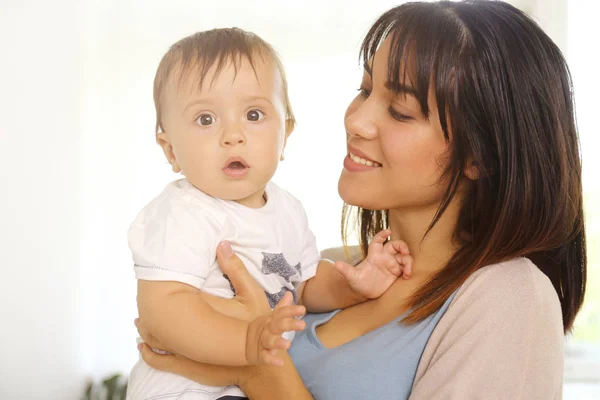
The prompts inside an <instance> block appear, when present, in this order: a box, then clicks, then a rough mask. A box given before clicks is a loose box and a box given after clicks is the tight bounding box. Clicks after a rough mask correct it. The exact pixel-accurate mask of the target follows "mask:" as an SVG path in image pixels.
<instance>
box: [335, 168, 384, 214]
mask: <svg viewBox="0 0 600 400" xmlns="http://www.w3.org/2000/svg"><path fill="white" fill-rule="evenodd" d="M368 193H369V191H367V190H363V189H361V188H360V186H359V185H356V184H352V183H351V182H348V181H347V180H345V179H344V176H343V174H342V176H341V177H340V180H339V182H338V194H339V195H340V198H341V199H342V200H343V201H344V203H346V204H348V205H351V206H355V207H361V208H366V209H369V210H373V209H374V208H373V207H374V206H376V205H375V204H373V200H374V199H373V198H372V196H369V195H368Z"/></svg>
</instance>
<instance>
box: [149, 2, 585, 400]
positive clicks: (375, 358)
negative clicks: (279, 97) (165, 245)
mask: <svg viewBox="0 0 600 400" xmlns="http://www.w3.org/2000/svg"><path fill="white" fill-rule="evenodd" d="M361 54H362V60H363V62H364V69H365V72H364V75H363V80H362V83H361V87H360V93H359V94H358V96H357V97H356V98H355V99H354V101H353V102H352V103H351V104H350V106H349V107H348V111H347V113H346V117H345V127H346V132H347V142H348V157H347V158H346V159H345V160H344V170H343V171H342V174H341V176H340V180H339V193H340V196H341V197H342V199H343V200H344V201H345V203H346V204H347V206H346V209H345V211H344V219H343V221H344V227H345V228H348V225H349V224H348V221H350V220H351V219H349V218H348V216H349V212H348V211H349V208H348V206H355V207H357V209H358V218H357V219H356V221H357V223H358V228H359V232H360V247H361V249H362V254H363V255H364V254H365V252H366V249H367V246H368V243H369V241H370V239H371V238H372V237H373V235H374V234H375V233H376V232H378V231H379V230H381V229H383V228H388V227H389V228H390V229H391V230H392V232H393V236H392V237H393V238H402V240H404V241H406V242H407V243H408V245H409V248H410V250H411V253H412V255H413V257H414V266H415V270H414V273H413V277H412V278H411V279H410V280H408V281H405V280H398V281H397V282H396V283H395V284H394V285H393V286H392V287H391V288H390V289H389V290H388V291H387V292H386V293H385V294H384V295H383V296H381V297H380V298H379V299H376V300H371V301H367V302H364V303H361V304H359V305H356V306H353V307H350V308H347V309H344V310H342V311H340V312H334V313H331V314H318V315H307V316H306V318H305V321H306V324H307V328H306V329H305V331H304V332H303V333H302V334H299V335H297V336H296V338H295V340H294V342H293V344H292V347H291V349H290V351H289V353H290V356H291V359H292V361H293V363H292V362H287V363H286V364H285V366H284V367H282V368H270V367H253V368H238V369H236V368H225V367H214V366H206V365H200V364H197V363H194V362H192V361H190V360H186V359H184V358H182V357H179V356H160V355H156V354H154V353H152V352H151V351H149V350H148V348H147V347H144V348H143V349H142V356H143V357H144V358H145V359H146V361H147V362H148V363H149V364H150V365H153V366H155V367H156V368H158V369H165V370H169V371H171V372H175V373H178V374H181V375H185V376H188V377H190V378H192V379H197V380H199V381H202V382H203V383H208V384H220V385H222V384H239V385H240V386H241V387H242V389H243V390H244V391H245V392H246V393H247V394H248V396H249V397H250V398H259V399H264V398H288V399H290V398H293V399H296V398H298V399H304V398H311V396H313V397H314V398H316V399H319V400H322V399H338V398H339V399H341V398H343V399H350V398H356V399H366V398H377V399H384V398H407V397H408V396H410V398H411V399H432V398H443V399H446V398H483V397H485V398H511V399H512V398H525V399H532V398H543V399H550V398H560V397H561V395H562V368H563V334H564V333H566V332H567V331H569V330H570V329H571V327H572V324H573V320H574V318H575V315H576V314H577V312H578V310H579V308H580V306H581V304H582V301H583V297H584V290H585V278H586V256H585V254H586V249H585V229H584V223H583V206H582V188H581V163H580V158H579V149H578V138H577V132H576V127H575V120H574V113H573V99H572V85H571V80H570V76H569V71H568V68H567V66H566V63H565V60H564V58H563V56H562V54H561V53H560V51H559V49H558V48H557V47H556V45H555V44H554V43H553V42H552V41H551V40H550V39H549V38H548V36H547V35H546V34H545V33H543V31H542V30H541V29H540V28H539V27H538V26H537V25H536V24H535V23H534V22H533V21H532V20H531V19H530V18H529V17H527V16H526V15H525V14H524V13H522V12H520V11H518V10H517V9H516V8H514V7H512V6H511V5H509V4H506V3H502V2H488V1H483V2H471V1H467V2H462V3H455V2H438V3H409V4H404V5H401V6H399V7H396V8H394V9H392V10H390V11H388V12H386V13H385V14H384V15H382V16H381V17H380V18H379V20H378V21H377V22H375V24H374V26H373V27H372V28H371V30H370V31H369V33H368V34H367V36H366V38H365V40H364V42H363V45H362V49H361ZM365 159H366V160H368V161H371V163H370V165H369V164H368V163H365V162H364V160H365ZM365 164H366V165H365ZM222 247H224V248H225V249H226V246H222ZM220 252H221V253H220V256H219V257H220V259H219V261H220V264H221V265H222V267H223V269H224V270H225V272H226V273H227V274H228V275H229V276H230V277H231V278H232V280H233V281H234V284H235V285H236V289H237V290H238V293H241V295H240V296H239V297H238V300H239V301H240V302H241V303H242V304H243V305H245V306H246V307H247V309H248V310H257V309H260V308H261V307H264V305H263V304H264V301H263V300H262V299H261V298H260V297H261V296H260V291H259V290H257V289H256V285H253V284H252V283H251V282H249V277H248V275H247V273H245V272H244V268H243V265H241V263H240V262H239V259H237V257H234V256H232V255H231V254H223V249H220ZM236 271H237V272H236ZM263 309H264V308H263ZM254 312H257V311H254ZM248 313H249V314H251V313H252V312H251V311H248ZM143 328H144V327H143V326H141V327H140V333H141V335H142V336H143V337H145V338H146V339H148V340H149V341H150V344H151V345H153V346H155V347H160V344H159V343H156V342H155V343H153V338H152V337H151V334H150V333H148V332H145V330H144V329H143Z"/></svg>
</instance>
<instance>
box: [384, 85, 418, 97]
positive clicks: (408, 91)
mask: <svg viewBox="0 0 600 400" xmlns="http://www.w3.org/2000/svg"><path fill="white" fill-rule="evenodd" d="M385 87H386V89H388V90H391V91H392V92H394V93H396V94H404V95H410V96H412V97H414V98H415V99H418V98H419V96H418V94H419V93H418V92H417V89H415V88H414V87H412V86H409V85H404V84H394V83H392V82H390V81H387V82H386V83H385Z"/></svg>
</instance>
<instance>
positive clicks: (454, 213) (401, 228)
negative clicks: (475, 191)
mask: <svg viewBox="0 0 600 400" xmlns="http://www.w3.org/2000/svg"><path fill="white" fill-rule="evenodd" d="M456 200H458V199H456V198H455V199H453V201H451V202H450V204H449V206H448V208H447V209H446V211H445V212H444V214H443V215H442V216H441V217H440V219H439V220H438V222H437V223H436V224H435V226H434V227H433V229H431V231H430V232H429V233H428V234H427V237H425V238H424V239H423V237H424V236H425V232H427V228H429V225H430V224H431V221H432V220H433V218H434V216H435V213H436V211H437V205H436V204H434V205H432V206H431V207H427V208H419V209H415V208H412V209H395V210H390V212H389V222H390V229H391V230H392V239H400V240H403V241H405V242H406V244H407V245H408V248H409V250H410V254H411V255H412V257H413V259H414V272H413V276H423V275H430V274H433V273H435V272H437V271H439V270H440V269H442V268H443V267H444V266H445V265H446V263H447V262H448V261H449V260H450V258H451V257H452V255H453V254H454V253H455V252H456V250H457V249H458V245H457V243H456V242H455V239H454V232H455V230H456V223H457V220H458V213H459V204H458V203H459V201H456Z"/></svg>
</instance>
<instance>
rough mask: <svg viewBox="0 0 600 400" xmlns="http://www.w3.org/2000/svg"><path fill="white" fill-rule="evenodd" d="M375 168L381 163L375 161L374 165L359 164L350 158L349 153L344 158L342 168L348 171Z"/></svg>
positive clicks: (379, 166) (371, 169)
mask: <svg viewBox="0 0 600 400" xmlns="http://www.w3.org/2000/svg"><path fill="white" fill-rule="evenodd" d="M377 168H381V164H379V163H376V164H374V165H364V164H360V163H358V162H356V161H354V160H353V159H352V157H351V156H350V154H348V155H347V156H346V158H345V159H344V169H345V170H347V171H349V172H363V171H373V170H375V169H377Z"/></svg>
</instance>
